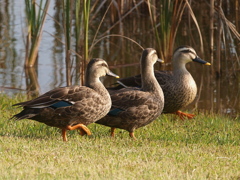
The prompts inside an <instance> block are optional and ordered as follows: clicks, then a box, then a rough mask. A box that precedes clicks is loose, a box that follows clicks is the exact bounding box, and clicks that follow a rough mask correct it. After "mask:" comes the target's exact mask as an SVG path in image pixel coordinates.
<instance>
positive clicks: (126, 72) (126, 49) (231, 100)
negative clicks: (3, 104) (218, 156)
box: [0, 0, 240, 116]
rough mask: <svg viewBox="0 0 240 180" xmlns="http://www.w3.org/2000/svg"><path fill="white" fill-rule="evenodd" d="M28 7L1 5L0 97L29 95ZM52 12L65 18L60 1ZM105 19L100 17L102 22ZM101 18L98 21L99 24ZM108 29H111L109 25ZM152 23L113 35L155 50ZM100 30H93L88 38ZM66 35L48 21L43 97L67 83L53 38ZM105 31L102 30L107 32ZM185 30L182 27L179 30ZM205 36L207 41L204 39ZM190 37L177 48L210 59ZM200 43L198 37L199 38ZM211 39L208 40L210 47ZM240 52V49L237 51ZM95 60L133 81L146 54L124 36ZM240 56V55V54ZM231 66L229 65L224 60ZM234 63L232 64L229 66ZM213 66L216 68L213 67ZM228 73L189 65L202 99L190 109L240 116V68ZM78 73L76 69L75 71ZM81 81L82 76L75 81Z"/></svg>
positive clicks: (18, 0)
mask: <svg viewBox="0 0 240 180" xmlns="http://www.w3.org/2000/svg"><path fill="white" fill-rule="evenodd" d="M24 9H25V4H24V1H23V0H9V1H0V93H7V94H9V95H13V94H14V93H18V92H25V90H26V79H25V73H24V59H25V43H24V41H25V36H26V32H27V27H26V23H25V22H26V19H25V12H24ZM49 14H50V15H51V16H52V17H54V18H56V19H58V18H60V17H61V16H60V12H59V9H58V8H56V3H55V1H51V5H50V8H49ZM99 20H101V18H100V19H99ZM99 20H98V19H95V20H94V21H96V24H98V22H97V21H99ZM104 26H105V29H107V28H108V27H109V26H110V25H109V24H107V23H105V24H104ZM149 27H150V22H149V20H148V19H145V18H138V17H136V18H127V19H125V20H124V21H123V23H122V24H121V25H120V26H118V27H116V28H114V29H113V30H112V31H111V33H112V34H117V33H119V31H121V34H123V35H124V36H127V37H130V38H132V39H134V40H136V41H137V42H138V43H139V44H141V46H143V47H144V48H146V47H153V48H155V43H154V36H153V32H152V31H149ZM94 29H96V26H94V25H93V26H90V31H89V34H90V36H93V35H92V34H91V32H93V31H94ZM62 32H63V30H62V28H61V27H59V26H57V25H56V23H55V22H54V21H53V20H52V18H51V17H49V16H48V17H47V20H46V22H45V24H44V32H43V37H42V41H41V45H40V49H39V57H38V66H37V70H36V71H37V77H38V78H37V79H38V83H39V86H40V94H42V93H44V92H46V91H49V90H51V89H53V88H54V87H59V86H65V85H66V75H65V71H66V67H65V53H64V47H63V45H62V44H61V43H59V41H57V40H56V39H55V38H54V37H53V36H51V35H50V34H52V35H55V36H58V37H59V34H61V33H62ZM104 32H105V31H104V28H103V29H102V30H101V31H100V32H99V33H100V34H101V33H104ZM179 32H181V29H180V30H179ZM205 38H206V37H205ZM189 39H190V38H189V37H188V35H186V34H184V35H182V36H180V34H179V36H178V37H177V42H176V44H175V47H178V46H179V45H183V44H184V45H185V44H187V45H191V46H193V47H194V48H195V50H196V51H197V52H198V53H199V56H200V57H202V59H204V60H206V61H210V57H209V54H208V53H200V46H199V44H198V43H193V42H192V40H189ZM196 39H198V37H197V35H196ZM207 43H208V41H207V40H206V42H205V44H207ZM236 49H237V50H238V51H239V47H238V48H236ZM92 52H93V53H92V57H100V58H103V59H105V60H107V62H108V63H109V65H110V67H111V69H112V71H113V72H115V73H116V74H118V75H120V77H128V76H132V75H136V74H138V73H139V66H138V64H137V63H138V62H139V59H140V56H141V52H142V50H141V49H140V48H139V47H138V46H137V45H134V44H133V43H132V42H130V41H128V40H125V39H122V38H119V37H109V38H107V39H104V40H103V41H101V42H99V43H98V44H97V45H95V46H94V49H93V51H92ZM238 54H240V53H239V52H238ZM224 62H228V61H224ZM231 63H232V62H231V61H229V64H231ZM213 67H214V64H213ZM224 67H225V68H226V69H228V70H226V69H223V71H222V72H221V73H222V74H221V77H218V76H216V73H215V72H214V71H213V70H212V67H211V66H204V65H201V64H197V63H189V64H188V65H187V68H188V69H189V71H190V72H191V74H192V76H193V77H194V79H195V80H196V83H197V86H198V96H197V98H196V100H195V101H194V103H192V104H191V105H190V106H189V107H187V109H189V110H190V111H191V110H193V109H197V110H199V111H206V112H214V113H223V114H229V115H233V116H236V115H237V116H238V115H239V114H240V102H239V100H240V69H238V68H237V67H239V65H238V66H237V65H236V69H235V70H234V71H233V69H232V68H231V67H232V66H229V68H227V67H228V63H226V64H225V65H224ZM155 68H156V69H163V70H167V69H171V63H170V62H167V63H166V64H165V65H161V67H160V65H156V66H155ZM73 72H74V70H73ZM73 80H74V81H75V82H76V83H77V82H79V77H73ZM103 81H104V83H105V85H106V86H110V85H111V84H113V83H114V82H115V81H116V80H115V79H113V78H105V79H104V80H103Z"/></svg>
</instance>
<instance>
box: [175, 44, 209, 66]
mask: <svg viewBox="0 0 240 180" xmlns="http://www.w3.org/2000/svg"><path fill="white" fill-rule="evenodd" d="M192 61H194V62H198V63H200V64H204V65H211V64H210V63H209V62H207V61H204V60H202V59H201V58H200V57H199V56H198V55H197V53H196V51H195V50H194V49H193V48H192V47H190V46H180V47H178V48H177V49H176V50H175V51H174V53H173V63H174V64H182V65H184V66H185V64H187V63H188V62H192Z"/></svg>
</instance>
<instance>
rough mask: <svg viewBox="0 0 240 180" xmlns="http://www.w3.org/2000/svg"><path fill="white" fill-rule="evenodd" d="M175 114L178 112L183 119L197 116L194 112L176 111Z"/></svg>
mask: <svg viewBox="0 0 240 180" xmlns="http://www.w3.org/2000/svg"><path fill="white" fill-rule="evenodd" d="M173 114H176V115H177V116H179V117H180V119H181V120H185V118H186V117H187V118H188V119H192V118H194V116H195V115H194V114H188V113H184V112H182V111H177V112H175V113H173Z"/></svg>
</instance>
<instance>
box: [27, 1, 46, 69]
mask: <svg viewBox="0 0 240 180" xmlns="http://www.w3.org/2000/svg"><path fill="white" fill-rule="evenodd" d="M49 3H50V1H45V3H43V0H41V1H40V4H39V5H37V4H36V1H35V0H25V4H26V15H27V24H28V35H27V40H26V56H25V67H33V66H34V64H35V62H36V58H37V55H38V48H39V45H40V41H41V37H42V30H43V25H44V22H45V19H46V14H47V11H48V8H49ZM37 7H38V8H37Z"/></svg>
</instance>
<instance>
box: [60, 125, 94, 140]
mask: <svg viewBox="0 0 240 180" xmlns="http://www.w3.org/2000/svg"><path fill="white" fill-rule="evenodd" d="M75 129H80V131H84V133H85V134H87V135H91V131H90V130H89V129H88V128H87V126H85V125H84V124H76V125H74V126H66V127H65V128H62V137H63V141H67V136H66V134H67V130H70V131H71V130H75Z"/></svg>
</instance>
